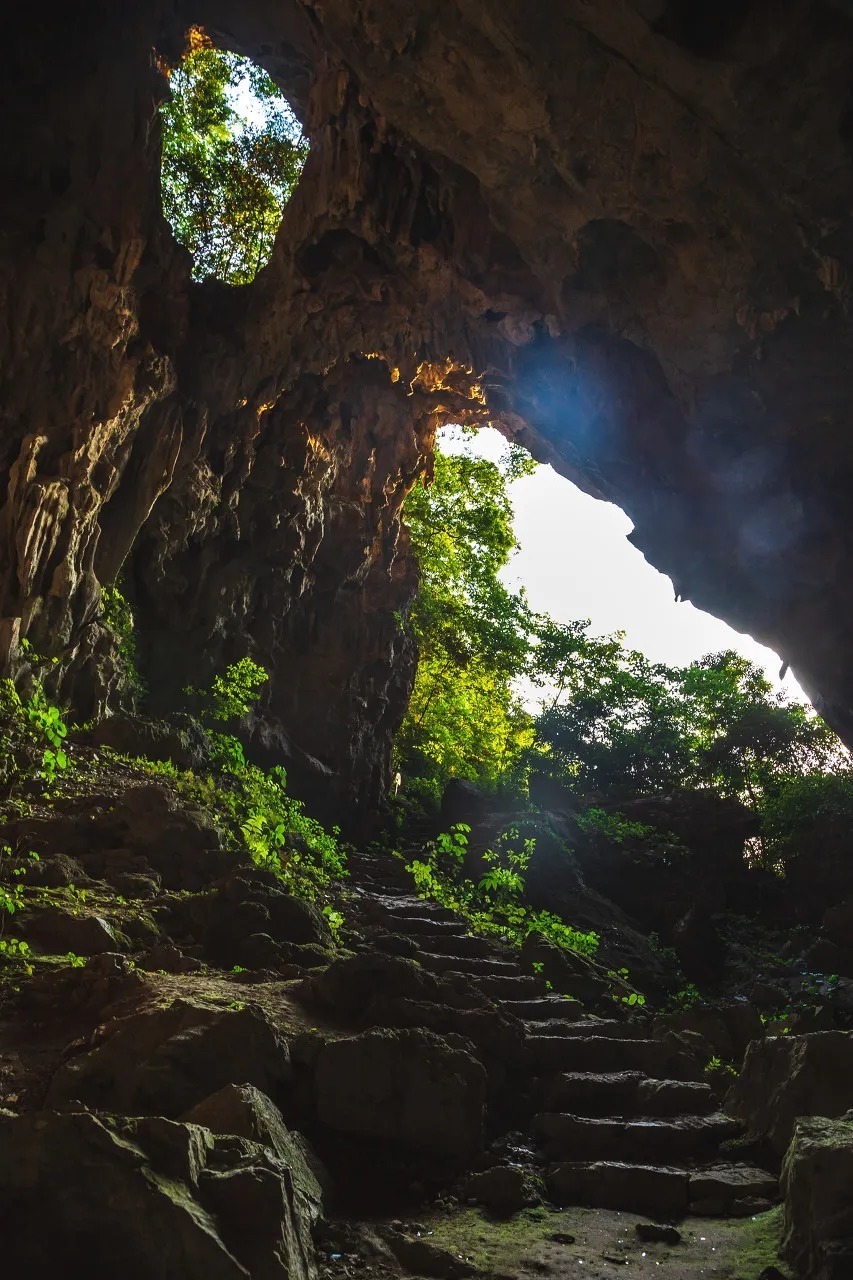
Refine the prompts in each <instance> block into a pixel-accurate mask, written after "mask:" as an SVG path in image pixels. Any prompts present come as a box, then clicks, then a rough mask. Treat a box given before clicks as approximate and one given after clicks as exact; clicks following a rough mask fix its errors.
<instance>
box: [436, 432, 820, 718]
mask: <svg viewBox="0 0 853 1280" xmlns="http://www.w3.org/2000/svg"><path fill="white" fill-rule="evenodd" d="M440 445H441V448H442V449H443V450H444V452H445V453H459V452H462V451H463V450H468V451H470V452H472V453H474V454H476V455H477V456H479V457H483V458H489V459H491V460H492V461H497V460H498V458H500V456H501V454H502V453H503V452H504V450H505V449H506V441H505V440H504V438H503V436H501V435H500V434H499V433H498V432H497V431H495V430H493V429H492V428H490V427H485V428H483V429H481V430H480V431H478V432H477V435H476V436H475V437H473V438H471V437H469V436H464V435H463V434H462V432H461V431H460V430H459V429H458V428H454V427H447V428H445V429H444V430H443V431H442V432H441V436H440ZM510 497H511V499H512V504H513V507H514V508H515V534H516V538H517V539H518V542H519V544H520V547H521V550H520V551H519V552H518V554H517V555H516V556H515V557H514V558H513V560H512V563H511V564H510V565H509V566H508V567H507V569H506V570H505V571H504V574H503V577H504V580H505V582H506V583H507V584H508V585H513V586H523V587H525V588H526V590H527V595H528V598H529V600H530V603H531V605H532V607H533V608H534V609H536V610H538V611H540V612H542V613H550V614H551V616H552V617H553V618H556V619H557V620H558V621H559V622H570V621H572V620H574V619H576V618H589V619H590V620H591V622H592V626H591V628H590V629H591V631H592V633H593V634H594V635H608V634H610V633H611V632H613V631H624V632H625V643H626V645H627V646H628V648H631V649H639V650H640V652H641V653H644V654H646V656H647V657H648V658H650V659H651V660H652V661H653V662H665V663H669V664H671V665H673V666H687V665H688V663H690V662H693V661H695V660H696V659H697V658H701V657H702V656H703V655H704V654H706V653H717V652H719V651H720V650H721V649H735V650H736V651H737V652H738V653H741V654H743V655H744V656H745V657H747V658H749V659H751V661H753V662H755V663H756V664H757V665H758V666H760V667H761V668H762V669H763V670H764V671H765V672H766V673H767V678H768V679H769V680H770V681H772V683H773V686H774V688H777V689H782V690H784V692H785V693H786V694H787V695H788V697H791V698H796V699H797V700H800V701H803V702H805V701H807V699H806V697H805V694H804V693H803V691H802V689H801V688H800V686H799V685H798V684H797V682H796V680H795V679H794V677H793V676H792V675H791V674H790V673H788V675H787V676H786V677H785V679H784V681H780V680H779V670H780V667H781V665H782V663H781V661H780V659H779V658H778V657H777V656H776V654H775V653H773V652H772V650H770V649H767V648H765V647H764V645H760V644H758V643H757V642H756V641H755V640H753V639H752V637H751V636H747V635H741V633H740V632H739V631H735V630H733V628H732V627H730V626H728V624H727V623H725V622H722V621H721V620H720V619H719V618H714V617H712V616H711V614H709V613H702V612H701V611H700V610H699V609H697V608H695V607H694V606H693V605H692V604H689V603H682V604H676V603H675V598H674V592H673V588H672V583H671V582H670V580H669V578H667V577H665V576H664V575H663V574H662V573H659V572H658V571H657V569H654V568H652V566H651V565H650V564H649V563H648V561H647V560H646V559H645V557H644V556H643V554H642V553H641V552H640V551H638V550H637V548H636V547H634V546H632V545H631V543H630V542H628V540H627V534H629V533H630V532H631V529H632V528H633V526H632V524H631V521H630V520H629V519H628V517H627V516H626V515H625V513H624V511H621V510H620V509H619V507H614V506H612V505H611V504H610V503H607V502H599V501H598V500H597V499H596V498H591V497H589V495H588V494H585V493H582V492H581V490H580V489H578V488H576V486H575V485H573V484H572V483H571V482H570V481H569V480H567V479H566V478H565V477H564V476H560V475H558V474H557V473H556V472H555V471H554V470H553V469H552V468H551V467H547V466H540V467H537V469H536V472H535V474H534V475H532V476H525V477H524V478H523V479H521V480H516V481H515V482H514V483H513V484H512V485H511V486H510Z"/></svg>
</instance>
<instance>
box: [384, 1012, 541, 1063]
mask: <svg viewBox="0 0 853 1280" xmlns="http://www.w3.org/2000/svg"><path fill="white" fill-rule="evenodd" d="M364 1020H365V1022H367V1023H368V1024H369V1025H371V1026H377V1027H425V1028H426V1029H427V1030H429V1031H436V1032H438V1033H439V1034H444V1033H447V1032H452V1033H453V1034H455V1035H460V1036H464V1037H466V1039H468V1040H470V1041H471V1043H472V1044H473V1045H475V1046H476V1047H477V1049H478V1050H480V1052H481V1055H482V1057H483V1060H484V1062H486V1063H487V1065H494V1062H495V1060H496V1059H497V1061H498V1062H500V1063H501V1064H504V1065H506V1064H512V1063H516V1064H520V1063H521V1062H522V1061H523V1057H524V1027H523V1024H522V1023H521V1022H519V1021H518V1019H516V1018H514V1017H512V1015H511V1014H507V1013H504V1012H503V1011H502V1010H500V1009H454V1008H450V1007H448V1006H447V1005H445V1004H437V1003H435V1002H431V1001H426V1000H409V999H407V998H406V997H405V996H376V997H375V998H374V999H373V1000H371V1002H370V1004H369V1005H368V1006H367V1010H366V1012H365V1018H364Z"/></svg>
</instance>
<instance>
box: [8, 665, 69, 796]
mask: <svg viewBox="0 0 853 1280" xmlns="http://www.w3.org/2000/svg"><path fill="white" fill-rule="evenodd" d="M67 735H68V726H67V725H66V723H65V718H64V716H63V713H62V712H61V711H60V709H59V708H58V707H57V706H55V705H54V704H53V703H52V702H50V701H49V700H48V698H47V695H46V694H45V692H44V688H43V686H42V684H41V683H40V681H36V683H35V684H34V685H33V689H32V693H31V694H30V695H29V696H28V697H23V698H22V697H21V695H20V694H19V693H18V691H17V689H16V688H15V686H14V684H13V682H12V681H11V680H8V679H4V680H0V786H2V788H3V791H4V793H5V794H7V795H8V794H10V793H11V792H12V790H13V789H14V788H15V787H17V786H20V785H22V784H24V783H29V782H31V780H32V764H33V756H35V757H36V758H37V759H38V760H39V764H40V769H39V777H40V778H41V779H42V780H43V781H44V782H45V783H46V784H47V785H48V787H50V786H51V785H52V784H53V783H54V782H55V781H56V779H57V777H58V776H59V775H60V774H62V773H65V771H66V770H67V769H68V767H69V763H70V762H69V757H68V753H67V751H66V750H65V745H64V744H65V739H66V737H67Z"/></svg>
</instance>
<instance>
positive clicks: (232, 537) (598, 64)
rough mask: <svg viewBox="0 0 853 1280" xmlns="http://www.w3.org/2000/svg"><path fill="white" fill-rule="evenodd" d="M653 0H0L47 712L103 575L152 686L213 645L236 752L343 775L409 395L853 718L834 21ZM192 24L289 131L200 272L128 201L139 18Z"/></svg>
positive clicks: (137, 133)
mask: <svg viewBox="0 0 853 1280" xmlns="http://www.w3.org/2000/svg"><path fill="white" fill-rule="evenodd" d="M694 8H695V7H693V6H685V5H673V4H664V3H662V2H661V3H651V4H649V3H646V2H645V0H644V3H642V4H640V3H639V0H624V2H623V0H602V2H601V3H596V4H595V5H589V4H583V3H580V0H571V2H569V3H566V4H560V5H545V6H539V7H537V8H536V9H535V11H532V10H531V6H530V5H529V4H523V3H521V0H482V3H478V4H477V5H470V4H463V3H462V2H461V0H446V2H445V3H443V4H441V5H438V4H436V3H435V0H383V2H382V3H381V4H380V3H378V2H375V0H369V2H368V3H366V4H362V5H359V6H353V5H352V4H351V3H350V0H322V3H320V0H279V3H276V4H275V5H270V4H268V3H266V0H244V2H242V3H240V4H237V3H234V2H232V0H196V2H195V3H193V4H192V5H189V4H185V3H184V2H183V0H178V3H174V4H173V3H166V2H165V0H154V2H153V3H151V4H147V5H144V6H138V5H131V6H128V5H109V4H107V3H105V0H87V3H86V4H85V5H84V7H83V9H82V10H80V9H79V7H77V8H74V9H73V11H72V8H71V7H69V6H66V10H65V11H63V13H61V14H59V15H57V17H56V20H55V22H54V23H53V24H52V26H51V39H50V40H45V39H44V38H43V33H42V32H41V30H40V29H39V27H38V24H35V23H31V22H29V20H28V14H27V12H26V11H25V10H21V11H20V12H19V13H18V15H17V18H16V21H15V22H10V25H9V29H8V32H7V36H8V44H9V49H10V56H9V60H8V65H7V79H6V86H7V90H8V92H7V98H8V104H9V106H8V112H7V116H6V119H5V129H4V136H3V142H2V150H0V166H2V176H3V186H4V190H5V191H7V192H9V193H10V194H9V198H8V199H7V202H6V204H5V205H4V211H3V237H2V241H0V243H1V244H2V249H0V290H2V299H3V305H4V313H6V314H8V316H9V317H10V319H9V322H8V323H7V324H6V325H5V326H4V328H3V329H2V332H0V406H1V407H0V670H3V671H6V672H9V671H18V670H20V669H21V668H22V667H25V666H26V661H27V660H26V654H25V652H22V651H21V649H20V645H19V642H20V639H21V638H22V637H26V638H28V639H29V640H30V642H31V643H32V644H33V645H34V646H35V648H36V649H37V650H38V651H39V652H41V653H43V654H44V655H45V656H46V657H48V658H56V659H58V662H57V663H56V664H55V665H54V666H53V667H52V668H51V671H52V675H51V680H52V682H53V683H55V684H56V685H57V686H58V687H59V688H60V689H61V691H62V692H63V693H65V694H67V695H68V696H69V697H70V698H71V699H72V700H73V702H74V704H75V706H76V708H77V710H78V712H80V713H81V714H82V715H83V716H85V717H88V716H90V715H92V714H93V713H95V712H99V711H102V710H104V709H105V708H109V707H114V706H115V705H116V703H117V702H118V701H119V700H120V697H121V683H122V677H121V662H120V659H119V655H118V651H117V644H116V641H115V639H114V637H113V636H112V634H111V632H110V631H109V629H108V628H107V627H106V626H105V625H104V618H103V611H102V608H101V604H100V589H101V586H102V585H103V584H105V583H112V582H113V581H114V580H115V579H116V576H117V574H118V573H119V571H120V570H123V571H124V579H125V584H126V589H127V591H128V593H129V595H130V596H131V598H132V603H133V604H134V606H135V608H136V614H137V618H138V621H139V626H140V632H141V634H140V637H139V641H140V662H141V665H142V667H143V674H144V675H146V676H147V677H148V679H149V683H150V687H151V689H152V690H154V691H156V693H157V696H158V697H159V698H160V699H161V701H162V704H163V706H165V707H169V708H173V707H174V705H175V699H176V697H177V694H178V692H179V690H180V689H181V688H182V686H183V685H184V684H186V683H187V682H188V681H191V682H193V683H203V682H204V680H205V678H206V677H208V676H209V675H211V674H213V673H214V672H215V671H217V670H221V669H222V667H223V666H224V665H225V664H226V663H227V662H228V661H231V660H232V659H233V658H234V657H235V656H242V654H243V653H244V652H245V651H246V650H247V649H248V651H250V652H251V654H252V655H253V656H254V657H255V658H256V659H257V660H258V661H260V662H262V663H263V664H264V665H265V666H267V667H268V668H269V669H270V670H271V672H272V680H271V684H270V687H269V691H268V696H267V700H266V702H265V704H264V705H263V706H262V708H261V709H260V711H259V713H258V715H257V717H256V719H255V722H254V724H253V726H252V739H253V748H254V750H255V751H256V752H257V753H259V754H260V755H262V756H266V757H267V758H270V759H275V760H277V761H281V760H282V759H283V760H284V761H285V762H286V764H287V766H288V769H289V772H290V775H291V780H292V782H293V783H294V784H295V785H297V786H299V785H300V783H301V784H302V787H303V789H304V790H307V789H308V788H309V787H310V789H311V790H312V793H313V795H314V798H315V800H316V802H317V803H318V804H321V805H323V806H325V807H326V808H327V809H332V808H334V807H335V805H337V804H339V803H342V802H348V803H349V804H350V805H351V806H352V805H355V806H356V807H362V808H369V807H370V806H371V805H372V804H373V803H374V802H375V800H376V799H377V798H378V797H379V796H380V795H381V793H382V791H383V788H384V786H385V783H386V780H387V774H388V764H389V751H390V741H391V736H392V733H393V731H394V728H395V726H396V724H397V723H398V721H399V719H400V716H401V714H402V712H403V708H404V706H405V701H406V696H407V693H408V689H409V687H410V684H411V680H412V675H413V670H414V653H413V648H412V645H411V642H410V640H409V639H408V637H407V635H406V633H405V631H404V630H403V629H401V627H400V625H399V622H398V618H399V616H400V613H401V611H404V610H405V606H406V604H407V602H408V600H409V599H410V598H411V595H412V593H413V590H414V588H415V583H416V570H415V566H414V565H413V563H412V557H411V554H410V551H409V547H408V542H407V538H406V535H405V532H404V531H403V530H402V529H401V527H400V519H399V515H400V508H401V504H402V502H403V499H404V497H405V494H406V492H407V490H408V489H409V488H410V486H411V485H412V484H413V483H414V482H415V480H416V478H417V476H418V475H419V474H421V473H422V472H423V471H424V470H426V469H428V467H429V458H430V452H431V448H432V442H433V439H434V433H435V430H436V428H437V427H438V426H439V425H440V424H442V423H444V422H447V421H464V422H471V423H477V422H482V421H493V422H495V423H496V424H498V425H499V426H500V427H501V429H502V430H503V431H504V432H505V433H506V434H507V435H509V436H512V437H513V438H515V439H517V440H519V441H520V442H521V443H523V444H525V445H527V446H528V447H529V448H530V449H531V450H532V452H533V453H534V454H535V455H536V456H537V457H539V458H540V459H541V460H543V461H548V462H552V463H553V464H554V465H555V466H556V467H558V468H559V469H560V470H561V471H562V472H563V473H564V474H566V475H567V476H569V477H570V478H572V479H573V480H575V481H576V482H577V483H578V484H579V485H581V486H582V487H583V488H584V489H585V490H586V491H587V492H589V493H591V494H593V495H594V496H596V497H599V498H604V499H606V500H609V501H613V502H617V503H619V504H620V505H621V506H622V507H623V508H624V509H625V510H626V511H627V513H628V515H629V516H630V517H631V519H632V521H633V522H634V526H635V529H634V532H633V534H632V535H631V536H632V540H633V541H634V542H635V543H636V544H637V545H638V546H639V547H640V548H641V549H642V551H643V553H644V554H645V555H646V556H647V557H648V558H649V559H650V560H651V561H652V562H653V563H654V564H655V565H656V566H658V567H659V568H660V569H662V570H663V571H664V572H665V573H667V574H668V575H669V576H670V577H671V578H672V581H673V584H674V586H675V588H676V590H677V592H678V593H679V594H680V595H682V596H687V597H689V598H690V599H691V600H692V601H693V602H694V603H695V604H696V605H698V606H699V607H702V608H705V609H709V610H710V611H711V612H715V613H718V614H721V615H722V616H725V617H726V618H727V619H728V620H729V621H731V622H732V623H733V624H734V625H735V626H736V627H737V628H738V629H739V630H742V631H748V632H750V633H751V634H753V635H754V636H756V637H757V638H759V639H760V640H762V641H765V642H766V643H769V644H771V645H772V646H774V647H775V648H776V649H777V651H779V652H780V653H781V654H782V656H783V658H784V659H785V660H786V661H789V662H790V663H791V665H792V666H793V667H794V669H795V671H796V672H797V674H798V676H799V678H800V680H801V681H802V682H803V684H804V685H805V687H806V688H807V689H808V690H809V692H810V693H812V694H813V695H814V696H815V697H816V699H817V701H818V704H819V705H820V706H821V707H822V708H823V709H824V711H825V713H826V715H827V717H828V719H829V720H830V721H831V723H832V724H833V725H834V726H835V727H836V728H837V729H838V730H839V731H840V732H841V734H842V735H843V736H846V737H847V738H848V740H853V710H852V709H853V644H851V639H853V603H851V600H850V597H849V592H847V591H846V587H845V584H846V582H847V581H848V580H849V577H850V569H851V561H853V531H851V526H850V521H849V519H848V513H849V496H848V495H849V492H850V488H851V480H853V436H851V433H850V432H849V431H848V430H847V416H848V406H849V403H850V399H851V391H853V366H851V362H850V360H849V351H850V346H851V337H853V331H851V319H850V316H849V306H848V304H849V297H850V278H851V267H853V222H851V214H850V210H851V208H853V166H852V165H851V163H850V162H851V129H850V111H849V66H850V61H851V57H853V16H851V14H850V12H849V5H842V4H840V3H838V4H821V5H796V4H795V5H788V6H785V7H784V13H781V14H780V13H778V12H777V11H776V7H774V6H768V5H760V4H744V5H742V6H740V7H739V8H738V12H737V14H736V15H735V16H733V17H732V18H731V20H726V21H723V22H720V23H712V24H710V27H709V26H708V25H707V24H704V25H703V23H702V22H701V21H700V20H698V19H694V18H692V17H691V14H692V12H693V10H694ZM696 12H697V13H698V12H699V10H698V9H696ZM732 13H734V10H732ZM191 22H192V23H202V24H207V26H208V27H209V29H210V31H211V32H212V34H213V35H214V36H215V38H216V39H217V40H219V41H221V42H222V43H223V44H224V45H225V46H227V47H229V48H232V49H235V50H237V51H238V52H241V53H245V54H248V55H250V56H253V57H255V58H256V59H258V60H259V61H260V62H262V63H263V64H264V65H265V66H267V67H268V69H269V70H270V72H271V74H272V75H273V76H274V77H275V78H276V79H277V80H278V82H279V83H280V84H281V86H282V89H283V90H284V92H285V94H286V95H288V97H289V98H290V99H291V101H292V102H293V103H294V105H295V107H296V109H297V111H298V112H299V114H300V115H301V117H302V118H303V120H304V123H305V127H306V129H307V132H308V134H309V136H310V140H311V146H312V151H311V155H310V158H309V161H308V163H307V165H306V168H305V171H304V174H303V177H302V180H301V182H300V185H299V187H298V189H297V191H296V193H295V195H294V197H293V199H292V200H291V202H290V204H289V205H288V207H287V209H286V211H285V216H284V221H283V225H282V229H281V233H280V235H279V237H278V241H277V244H276V247H275V251H274V254H273V257H272V260H271V262H270V264H269V265H268V267H267V268H266V269H265V270H264V271H263V272H262V273H261V274H260V275H259V276H258V278H257V279H256V280H255V281H254V282H253V283H252V284H251V285H249V286H247V287H245V288H241V289H231V288H228V287H225V286H221V285H217V284H215V283H207V284H204V285H196V284H193V283H192V282H191V279H190V264H189V261H188V256H187V254H186V253H185V252H184V251H182V250H181V249H179V247H178V246H177V245H176V244H175V242H174V240H173V238H172V236H171V233H170V230H169V228H168V226H167V225H166V223H165V221H164V219H163V217H162V212H161V203H160V196H159V189H158V188H159V169H160V137H159V124H158V115H157V104H158V102H160V101H161V100H162V99H163V97H164V94H165V93H166V91H167V84H166V79H165V76H164V75H163V74H162V72H161V70H160V69H159V68H160V66H161V65H162V63H161V59H160V57H157V56H152V50H155V51H156V52H157V53H158V54H159V55H162V56H163V57H165V58H167V59H172V60H173V61H174V60H175V59H176V58H177V57H178V56H179V54H180V51H181V48H182V45H183V40H184V33H185V30H186V28H187V26H188V25H189V24H190V23H191ZM162 709H163V707H155V708H153V710H155V711H159V710H162Z"/></svg>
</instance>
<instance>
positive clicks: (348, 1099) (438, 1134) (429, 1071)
mask: <svg viewBox="0 0 853 1280" xmlns="http://www.w3.org/2000/svg"><path fill="white" fill-rule="evenodd" d="M465 1043H466V1042H465V1041H461V1040H458V1039H457V1038H454V1037H451V1038H449V1039H448V1038H443V1037H441V1036H438V1035H434V1034H433V1033H432V1032H429V1031H421V1030H406V1031H389V1030H373V1031H366V1032H364V1033H363V1034H362V1035H360V1036H355V1037H353V1038H352V1039H348V1040H336V1041H332V1042H331V1043H329V1044H326V1045H325V1046H324V1047H323V1049H322V1050H321V1052H320V1055H319V1058H318V1060H317V1068H316V1080H315V1087H316V1097H317V1113H318V1116H319V1118H320V1120H321V1122H322V1123H323V1124H324V1125H326V1126H328V1127H329V1128H330V1129H340V1130H343V1131H344V1132H347V1133H354V1134H360V1135H361V1136H363V1137H365V1138H371V1139H378V1140H380V1141H382V1142H384V1143H391V1144H400V1145H402V1146H407V1147H412V1148H415V1149H417V1150H421V1151H428V1152H432V1153H434V1154H436V1155H442V1156H446V1157H450V1158H457V1159H464V1158H465V1157H469V1156H471V1155H473V1154H474V1153H475V1152H476V1151H478V1150H479V1149H480V1147H481V1145H482V1141H483V1122H484V1115H485V1105H486V1072H485V1070H484V1068H483V1067H482V1066H481V1064H480V1063H479V1062H478V1061H477V1059H476V1058H475V1057H474V1056H473V1055H472V1054H471V1053H470V1052H468V1051H467V1050H466V1049H465V1048H463V1047H462V1046H463V1045H465Z"/></svg>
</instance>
